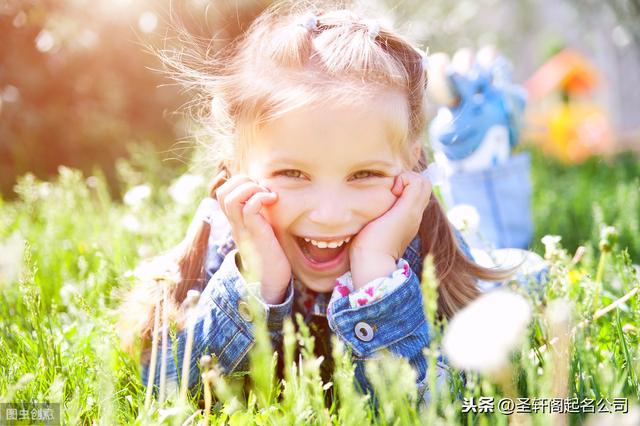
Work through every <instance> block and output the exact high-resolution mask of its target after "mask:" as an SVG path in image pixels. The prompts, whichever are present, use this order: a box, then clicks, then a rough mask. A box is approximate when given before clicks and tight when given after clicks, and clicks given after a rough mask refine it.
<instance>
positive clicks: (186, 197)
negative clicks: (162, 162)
mask: <svg viewBox="0 0 640 426" xmlns="http://www.w3.org/2000/svg"><path fill="white" fill-rule="evenodd" d="M203 183H204V178H203V177H202V176H200V175H190V174H184V175H182V176H180V177H179V178H178V179H176V181H175V182H173V183H172V184H171V186H170V187H169V195H170V196H171V198H172V199H173V201H175V202H176V203H178V204H189V202H190V201H191V200H192V199H193V193H194V192H195V191H196V190H197V189H199V188H200V187H201V186H202V184H203Z"/></svg>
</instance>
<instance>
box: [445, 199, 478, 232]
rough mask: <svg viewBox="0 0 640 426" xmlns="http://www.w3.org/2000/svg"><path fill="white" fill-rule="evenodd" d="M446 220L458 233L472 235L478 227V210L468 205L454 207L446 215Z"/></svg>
mask: <svg viewBox="0 0 640 426" xmlns="http://www.w3.org/2000/svg"><path fill="white" fill-rule="evenodd" d="M447 218H448V219H449V222H451V223H452V224H453V226H455V227H456V228H458V230H459V231H460V232H467V233H474V232H476V231H477V230H478V226H479V225H480V215H479V214H478V210H476V208H475V207H473V206H472V205H469V204H458V205H457V206H454V207H453V208H452V209H451V210H449V212H448V213H447Z"/></svg>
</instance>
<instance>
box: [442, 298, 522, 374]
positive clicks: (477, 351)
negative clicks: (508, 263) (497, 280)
mask: <svg viewBox="0 0 640 426" xmlns="http://www.w3.org/2000/svg"><path fill="white" fill-rule="evenodd" d="M530 321H531V307H530V305H529V302H528V301H527V300H526V299H525V298H524V297H522V296H520V295H519V294H516V293H514V292H512V291H510V290H507V289H498V290H492V291H490V292H488V293H486V294H483V295H481V296H480V297H478V298H477V299H476V300H474V301H473V302H471V303H470V304H469V305H467V306H466V307H465V308H463V309H462V310H460V311H459V312H458V313H457V314H456V315H455V316H454V317H453V318H452V319H451V321H450V323H449V326H448V328H447V330H446V332H445V335H444V339H443V342H442V343H443V350H444V353H445V354H446V355H447V357H448V358H449V360H450V361H451V363H452V365H454V366H455V367H457V368H460V369H465V370H472V371H477V372H479V373H482V374H495V373H497V372H499V371H501V370H502V369H503V368H504V367H505V366H507V365H508V362H509V356H510V354H511V352H512V351H513V350H515V349H516V348H517V347H518V346H519V345H520V343H521V341H522V339H523V337H524V336H525V334H526V331H527V327H528V325H529V322H530Z"/></svg>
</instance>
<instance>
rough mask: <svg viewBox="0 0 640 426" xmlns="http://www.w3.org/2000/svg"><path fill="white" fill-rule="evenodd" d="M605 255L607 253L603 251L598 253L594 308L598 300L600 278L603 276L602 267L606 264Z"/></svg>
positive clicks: (600, 285) (600, 284)
mask: <svg viewBox="0 0 640 426" xmlns="http://www.w3.org/2000/svg"><path fill="white" fill-rule="evenodd" d="M607 254H608V252H606V251H603V252H602V253H600V260H599V261H598V271H597V272H596V285H595V287H596V288H595V291H594V293H593V304H594V306H598V305H599V304H600V303H599V298H600V287H602V278H603V276H604V266H605V264H606V262H607V260H606V259H607Z"/></svg>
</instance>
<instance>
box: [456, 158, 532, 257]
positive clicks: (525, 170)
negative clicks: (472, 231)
mask: <svg viewBox="0 0 640 426" xmlns="http://www.w3.org/2000/svg"><path fill="white" fill-rule="evenodd" d="M530 169H531V157H530V155H529V153H527V152H522V153H519V154H517V155H514V156H512V157H509V159H508V160H507V162H505V163H502V164H498V165H495V166H493V167H491V168H488V169H485V170H480V171H473V172H458V173H454V174H452V175H451V176H449V178H448V182H447V183H448V188H447V190H446V191H445V194H446V198H451V199H449V200H446V201H447V203H448V204H449V205H459V204H469V205H472V206H473V207H475V208H476V210H477V211H478V215H479V216H480V223H479V228H478V232H479V233H480V235H481V237H482V239H484V240H486V241H487V242H489V243H490V244H491V245H492V246H493V247H494V248H507V247H513V248H523V249H524V248H527V247H528V245H529V242H530V241H531V239H532V237H533V222H532V218H531V180H530V178H529V172H530Z"/></svg>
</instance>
